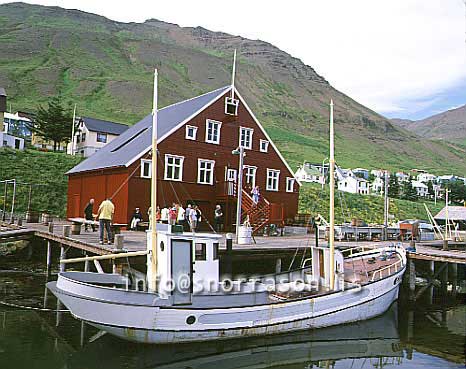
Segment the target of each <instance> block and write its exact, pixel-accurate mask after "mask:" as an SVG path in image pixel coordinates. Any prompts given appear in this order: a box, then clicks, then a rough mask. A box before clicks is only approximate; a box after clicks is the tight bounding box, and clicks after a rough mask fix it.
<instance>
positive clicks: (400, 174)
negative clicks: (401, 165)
mask: <svg viewBox="0 0 466 369" xmlns="http://www.w3.org/2000/svg"><path fill="white" fill-rule="evenodd" d="M395 176H396V178H398V182H408V181H409V174H406V173H404V172H396V173H395Z"/></svg>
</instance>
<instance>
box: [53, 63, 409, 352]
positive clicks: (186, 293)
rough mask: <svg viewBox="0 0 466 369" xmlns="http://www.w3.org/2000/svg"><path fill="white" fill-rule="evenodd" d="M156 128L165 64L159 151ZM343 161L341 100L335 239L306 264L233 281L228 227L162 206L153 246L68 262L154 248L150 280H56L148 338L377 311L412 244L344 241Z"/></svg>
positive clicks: (349, 318) (76, 311) (87, 317)
mask: <svg viewBox="0 0 466 369" xmlns="http://www.w3.org/2000/svg"><path fill="white" fill-rule="evenodd" d="M233 81H234V78H233ZM232 83H234V82H232ZM156 127H157V71H155V76H154V108H153V126H152V135H153V145H152V152H156V151H157V137H156V132H157V129H156ZM334 167H335V160H334V147H333V102H331V103H330V189H331V196H330V202H331V204H330V230H329V237H328V238H329V247H310V250H309V254H310V255H309V256H310V257H309V258H307V259H304V260H303V262H302V264H301V265H300V266H299V268H297V269H294V270H289V271H285V272H281V273H275V274H270V275H265V276H260V277H255V278H249V279H243V280H231V279H223V278H222V276H221V275H220V267H219V257H218V255H219V252H218V250H219V244H220V241H221V236H220V235H218V234H210V233H185V232H179V230H178V228H177V227H176V226H175V227H172V226H169V225H160V226H159V225H157V224H156V222H155V212H152V221H151V224H152V225H153V227H152V229H151V230H149V231H148V232H147V250H146V251H141V252H133V253H127V254H112V255H104V256H94V257H85V258H77V259H71V260H62V261H61V263H63V264H66V263H72V262H78V261H79V262H82V261H84V260H89V261H90V260H99V259H111V258H118V257H131V256H134V255H142V254H144V255H147V275H146V277H145V278H142V279H137V278H135V277H132V276H131V275H125V276H122V275H119V274H105V273H89V272H77V271H63V272H60V273H59V275H58V279H57V281H54V282H49V283H48V284H47V287H48V288H49V289H50V290H51V291H52V293H53V294H54V295H55V296H56V297H57V298H58V299H59V300H60V301H61V302H62V303H63V304H64V305H65V306H66V307H67V308H68V309H69V310H70V312H71V314H72V315H73V316H74V317H76V318H77V319H80V320H82V321H84V322H86V323H88V324H90V325H92V326H95V327H97V328H99V329H101V330H103V331H105V332H108V333H110V334H112V335H115V336H118V337H120V338H122V339H125V340H129V341H134V342H141V343H153V344H173V343H188V342H202V341H211V340H226V339H233V338H244V337H259V336H268V335H273V334H281V333H290V332H297V331H306V330H314V329H319V328H323V327H328V326H334V325H339V324H345V323H350V322H357V321H363V320H366V319H370V318H373V317H376V316H378V315H380V314H382V313H383V312H385V311H386V310H387V309H388V308H389V307H390V305H391V304H392V303H393V302H394V301H395V300H396V299H397V298H398V292H399V286H400V283H401V280H402V276H403V273H404V271H405V269H406V252H405V250H404V248H403V247H402V245H396V244H393V245H391V246H387V247H379V248H375V249H374V248H361V247H357V248H351V249H347V250H337V249H335V245H334V213H333V203H334V184H333V181H334V176H333V171H334ZM156 170H157V164H156V160H154V161H153V165H152V179H154V178H157V176H156V173H157V172H156ZM239 172H240V173H241V170H240V171H239ZM155 194H156V181H155V180H152V197H151V203H152V209H155V208H156V198H155Z"/></svg>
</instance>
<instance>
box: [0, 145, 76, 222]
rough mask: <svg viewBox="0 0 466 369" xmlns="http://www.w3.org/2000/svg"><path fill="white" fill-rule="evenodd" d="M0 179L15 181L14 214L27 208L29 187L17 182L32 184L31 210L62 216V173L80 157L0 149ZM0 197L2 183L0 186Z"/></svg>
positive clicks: (10, 192) (65, 184) (64, 179)
mask: <svg viewBox="0 0 466 369" xmlns="http://www.w3.org/2000/svg"><path fill="white" fill-rule="evenodd" d="M0 158H1V160H0V173H1V177H2V178H1V179H13V178H16V180H17V181H18V186H17V189H16V204H15V209H16V210H15V212H16V211H17V212H24V211H26V209H27V202H28V196H29V186H26V185H22V184H19V183H32V184H34V185H35V186H34V187H33V190H32V196H31V198H32V201H31V211H37V212H42V211H46V210H48V212H49V213H51V214H53V215H58V216H61V217H63V216H65V213H66V195H67V189H68V178H67V177H66V176H65V173H66V172H67V171H68V170H69V169H71V168H72V167H74V166H75V165H77V164H78V163H79V162H80V161H81V160H82V158H81V157H77V156H70V155H65V154H61V153H51V152H48V153H46V152H41V151H37V150H25V151H17V150H11V149H5V148H2V149H0ZM0 191H1V192H2V194H3V191H4V184H1V185H0ZM12 195H13V185H12V184H10V185H9V186H8V197H7V203H6V205H7V210H8V211H10V209H11V200H12ZM0 208H1V209H3V197H2V198H0Z"/></svg>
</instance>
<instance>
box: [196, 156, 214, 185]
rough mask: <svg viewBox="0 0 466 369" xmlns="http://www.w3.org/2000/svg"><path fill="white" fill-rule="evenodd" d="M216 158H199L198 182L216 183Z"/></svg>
mask: <svg viewBox="0 0 466 369" xmlns="http://www.w3.org/2000/svg"><path fill="white" fill-rule="evenodd" d="M214 166H215V161H214V160H205V159H198V160H197V183H199V184H209V185H212V184H214Z"/></svg>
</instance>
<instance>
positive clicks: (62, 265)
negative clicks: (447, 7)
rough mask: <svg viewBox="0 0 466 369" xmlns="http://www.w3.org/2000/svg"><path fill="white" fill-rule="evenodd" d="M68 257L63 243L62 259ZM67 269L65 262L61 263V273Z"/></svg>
mask: <svg viewBox="0 0 466 369" xmlns="http://www.w3.org/2000/svg"><path fill="white" fill-rule="evenodd" d="M63 259H66V251H65V247H64V246H63V245H61V246H60V260H63ZM64 271H65V264H64V263H60V273H62V272H64Z"/></svg>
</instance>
